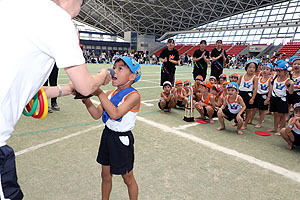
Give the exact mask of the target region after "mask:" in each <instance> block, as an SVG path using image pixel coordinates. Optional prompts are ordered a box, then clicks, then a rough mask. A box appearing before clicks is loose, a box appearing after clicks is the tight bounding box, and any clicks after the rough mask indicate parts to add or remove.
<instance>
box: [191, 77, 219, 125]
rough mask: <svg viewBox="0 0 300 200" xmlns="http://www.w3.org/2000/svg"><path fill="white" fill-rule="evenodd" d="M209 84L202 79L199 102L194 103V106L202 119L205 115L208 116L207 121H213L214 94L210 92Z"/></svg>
mask: <svg viewBox="0 0 300 200" xmlns="http://www.w3.org/2000/svg"><path fill="white" fill-rule="evenodd" d="M210 90H211V84H210V82H208V81H203V82H202V83H201V86H200V91H201V98H200V101H199V102H196V103H195V108H196V109H197V110H198V112H199V113H200V115H201V118H202V119H205V116H207V117H208V118H209V123H212V124H213V123H215V122H214V120H213V119H212V118H213V117H214V108H215V100H214V96H213V95H212V94H210Z"/></svg>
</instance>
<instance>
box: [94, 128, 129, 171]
mask: <svg viewBox="0 0 300 200" xmlns="http://www.w3.org/2000/svg"><path fill="white" fill-rule="evenodd" d="M133 144H134V138H133V135H132V133H131V131H127V132H116V131H113V130H110V129H109V128H108V127H107V126H105V128H104V130H103V133H102V137H101V142H100V147H99V152H98V156H97V162H98V163H100V164H101V165H105V166H110V173H111V174H118V175H120V174H126V173H128V172H130V171H131V170H132V169H133V162H134V146H133Z"/></svg>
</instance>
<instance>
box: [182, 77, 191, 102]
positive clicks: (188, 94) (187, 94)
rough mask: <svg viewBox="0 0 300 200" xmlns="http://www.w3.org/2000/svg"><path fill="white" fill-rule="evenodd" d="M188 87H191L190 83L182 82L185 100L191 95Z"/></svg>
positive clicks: (187, 81)
mask: <svg viewBox="0 0 300 200" xmlns="http://www.w3.org/2000/svg"><path fill="white" fill-rule="evenodd" d="M188 87H191V81H189V80H186V81H184V82H183V89H184V90H185V93H186V97H187V98H189V97H190V96H191V95H192V94H191V90H190V89H189V88H188Z"/></svg>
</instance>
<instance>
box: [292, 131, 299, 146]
mask: <svg viewBox="0 0 300 200" xmlns="http://www.w3.org/2000/svg"><path fill="white" fill-rule="evenodd" d="M292 133H293V135H294V138H295V139H294V142H293V145H295V146H300V135H298V134H297V133H295V132H294V131H293V130H292Z"/></svg>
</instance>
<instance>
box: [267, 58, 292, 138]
mask: <svg viewBox="0 0 300 200" xmlns="http://www.w3.org/2000/svg"><path fill="white" fill-rule="evenodd" d="M276 64H277V66H276V72H277V75H276V77H275V78H274V80H273V81H272V82H271V83H272V84H271V87H270V91H269V94H268V98H267V102H266V103H270V111H271V112H274V128H273V129H270V130H268V131H269V132H275V135H280V132H277V130H278V127H279V128H280V129H282V128H284V127H285V122H286V118H285V115H286V114H287V113H288V100H287V92H288V93H290V94H292V93H293V92H294V83H293V81H292V80H291V79H290V78H288V77H287V69H288V68H289V64H288V63H287V62H285V61H283V60H280V61H278V62H277V63H276Z"/></svg>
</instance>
